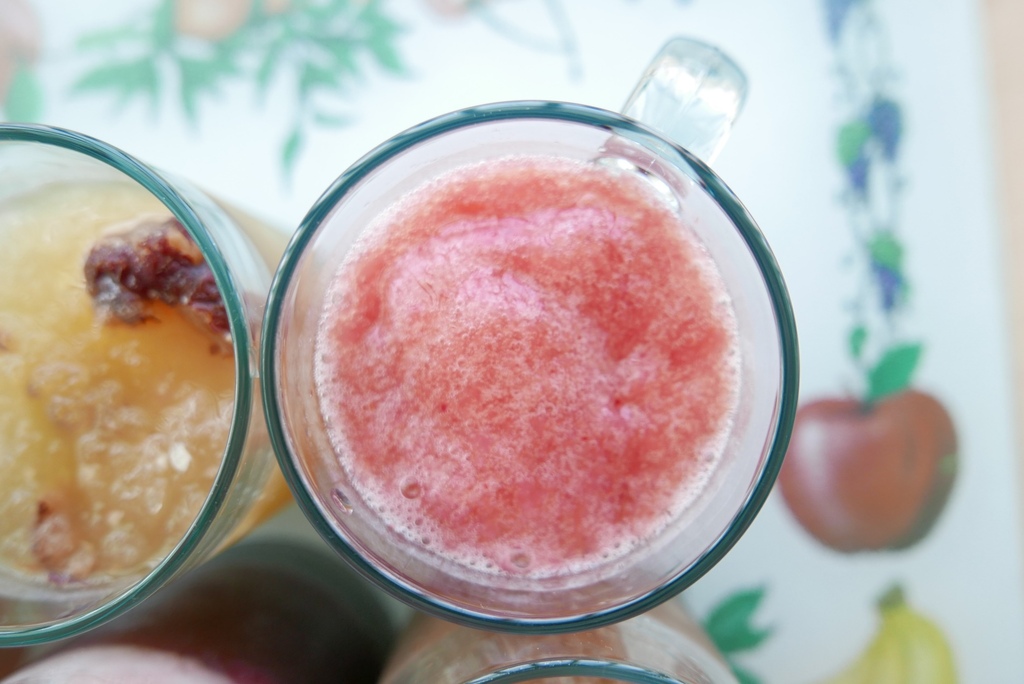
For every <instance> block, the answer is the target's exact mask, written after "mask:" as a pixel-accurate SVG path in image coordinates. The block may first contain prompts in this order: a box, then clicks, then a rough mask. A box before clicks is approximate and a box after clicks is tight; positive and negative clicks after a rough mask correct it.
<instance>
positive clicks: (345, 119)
mask: <svg viewBox="0 0 1024 684" xmlns="http://www.w3.org/2000/svg"><path fill="white" fill-rule="evenodd" d="M313 121H314V122H316V123H317V124H319V125H321V126H327V127H330V128H337V127H340V126H347V125H348V124H350V123H352V117H351V116H345V115H344V114H325V113H323V112H316V113H314V114H313Z"/></svg>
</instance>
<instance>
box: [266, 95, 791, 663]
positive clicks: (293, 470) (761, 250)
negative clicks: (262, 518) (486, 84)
mask: <svg viewBox="0 0 1024 684" xmlns="http://www.w3.org/2000/svg"><path fill="white" fill-rule="evenodd" d="M513 119H518V120H549V121H564V122H567V123H578V124H583V125H589V126H595V127H599V128H604V129H606V130H608V131H610V132H612V131H614V132H619V133H627V134H629V135H630V136H631V137H632V139H634V140H637V139H640V140H642V141H650V142H652V143H655V144H656V145H657V146H658V147H659V148H662V147H665V146H667V147H668V148H670V149H671V150H673V151H674V152H675V153H676V154H677V155H678V159H675V160H673V161H677V162H679V164H680V167H681V168H682V169H683V171H684V172H685V173H686V174H687V175H688V176H689V177H690V178H691V179H692V180H694V181H695V182H697V183H698V184H699V185H700V187H701V188H702V189H703V190H704V191H705V192H706V193H707V194H708V195H709V196H710V197H711V198H712V199H713V200H714V201H715V203H716V204H717V205H718V206H719V207H720V208H721V209H722V211H723V212H724V213H725V214H726V215H727V216H728V218H729V219H730V221H731V222H732V223H733V225H734V226H735V228H736V229H737V230H738V231H739V233H740V236H741V238H742V239H743V241H744V243H745V244H746V246H747V248H748V249H749V250H750V253H751V254H752V256H753V258H754V261H755V262H756V264H757V266H758V269H759V271H760V273H761V277H762V279H763V282H764V286H765V290H766V292H767V293H768V296H769V298H770V300H771V304H772V309H773V313H774V318H775V322H776V329H777V332H778V337H779V347H780V358H779V362H780V378H779V400H778V404H777V407H776V419H775V429H774V431H773V433H772V434H771V435H770V436H769V442H770V446H769V447H768V449H767V457H766V458H765V459H764V464H763V466H762V467H761V469H760V471H759V472H758V473H757V477H756V480H755V481H754V482H753V484H752V487H751V489H750V492H749V493H748V495H747V498H746V499H745V501H744V503H743V505H742V506H741V507H740V508H739V510H738V511H737V512H736V514H735V515H734V516H733V519H732V521H731V522H730V524H729V526H728V527H727V528H726V529H725V530H724V531H723V532H722V534H721V535H719V537H718V538H717V539H716V540H715V541H714V542H713V543H712V544H711V545H710V546H709V547H708V548H707V549H706V550H705V551H704V552H703V553H702V554H701V555H700V556H699V557H698V558H697V559H696V560H695V561H694V562H693V563H691V564H690V565H689V566H687V567H686V568H685V569H684V570H683V571H682V572H680V573H679V574H677V575H676V576H675V577H673V578H672V579H671V580H669V581H668V582H665V583H664V584H662V585H660V586H658V587H656V588H654V589H652V590H651V591H648V592H646V593H645V594H643V595H641V596H638V597H636V598H634V599H632V600H630V601H627V602H624V603H620V604H618V605H615V606H613V607H611V608H606V609H602V610H600V611H595V612H591V613H583V614H578V615H572V616H568V617H558V618H521V617H515V618H510V617H497V616H494V615H490V614H488V613H486V612H483V611H474V610H470V609H468V608H465V607H463V606H460V605H457V604H455V603H453V602H450V601H446V600H441V599H439V598H437V597H433V596H430V595H428V594H427V593H425V592H423V591H420V590H419V589H416V588H414V587H412V586H410V585H409V583H408V582H405V581H404V580H402V579H401V578H399V577H396V576H395V575H393V574H392V573H389V572H385V571H384V570H382V569H380V568H378V567H376V566H375V565H373V564H372V563H370V562H369V561H368V560H367V559H366V558H364V557H363V556H362V555H360V554H359V553H358V552H357V551H356V550H355V549H354V548H353V547H352V545H351V544H350V543H349V542H348V540H347V539H345V538H344V536H342V535H341V534H340V533H339V532H338V531H337V530H336V529H335V527H334V526H333V525H331V524H330V523H329V522H328V521H327V520H326V519H324V517H323V516H322V512H321V510H320V508H319V506H317V504H316V502H315V500H314V498H315V497H314V496H313V495H312V494H311V493H310V492H309V490H308V489H307V487H306V484H305V483H304V481H303V478H302V477H301V476H300V474H299V468H298V467H297V466H296V463H295V462H294V460H293V455H292V453H291V449H290V447H289V445H288V438H287V436H286V435H285V430H284V427H283V423H282V421H281V419H280V418H281V406H280V404H279V402H278V395H277V384H278V382H277V381H278V374H277V364H276V361H275V357H276V354H277V332H278V329H279V325H280V323H281V315H282V306H283V302H284V300H285V298H286V296H287V294H288V291H289V286H290V284H291V281H292V278H293V277H294V275H295V273H296V270H297V268H298V264H299V262H300V260H301V257H302V254H303V252H304V251H305V248H306V247H307V246H308V245H309V243H310V242H311V241H312V240H313V238H314V236H315V235H316V233H317V230H318V229H319V227H320V226H321V224H322V223H323V222H324V221H325V220H326V219H327V218H328V217H329V215H330V213H331V211H332V210H333V208H334V206H335V205H336V204H337V203H338V202H339V201H340V200H341V199H342V198H343V197H344V196H345V195H346V194H347V193H348V191H349V190H350V189H351V188H353V187H354V186H355V185H356V184H357V183H358V182H360V181H361V180H362V178H363V177H364V176H366V175H367V174H369V173H370V172H372V171H373V170H375V169H376V168H378V167H379V166H381V165H383V164H384V163H386V162H388V161H389V160H391V159H393V158H394V157H396V156H398V155H400V154H401V153H402V152H404V151H405V150H406V149H409V148H411V147H414V146H415V145H417V144H419V143H420V142H423V141H425V140H427V139H430V138H433V137H436V136H438V135H440V134H443V133H448V132H451V131H454V130H456V129H460V128H466V127H471V126H475V125H479V124H486V123H494V122H500V121H505V120H513ZM261 339H262V345H261V348H260V384H261V388H262V390H263V391H262V393H261V394H262V400H263V410H264V413H265V417H266V422H267V430H268V432H269V436H270V441H271V444H272V446H273V448H274V453H275V455H276V457H277V461H278V464H279V466H280V469H281V472H282V474H283V475H284V478H285V480H286V482H287V483H288V487H289V488H290V489H291V491H292V494H293V496H294V498H295V501H296V503H297V504H298V506H299V508H300V509H301V510H302V512H303V514H304V515H305V516H306V518H307V519H308V520H309V521H310V523H311V524H312V526H313V527H314V528H315V529H316V530H317V532H318V533H319V534H320V536H321V537H323V539H324V540H325V541H326V542H327V543H328V544H329V545H330V546H331V547H332V548H334V549H335V550H336V551H337V552H339V553H340V554H341V555H342V556H343V557H344V558H345V559H346V560H347V561H348V562H349V563H351V564H352V565H353V567H354V568H355V569H356V570H357V571H359V572H360V573H361V574H362V575H363V576H364V577H366V578H367V579H369V580H370V581H372V582H373V583H374V584H376V585H377V586H378V587H380V588H382V589H383V590H384V591H386V592H387V593H388V594H390V595H391V596H393V597H394V598H396V599H398V600H400V601H402V602H403V603H406V604H408V605H410V606H412V607H413V608H416V609H418V610H421V611H423V612H426V613H428V614H431V615H435V616H437V617H440V618H442V619H445V620H449V621H451V622H455V623H458V624H462V625H466V626H469V627H475V628H481V629H491V630H500V631H506V632H530V633H534V634H556V633H565V632H573V631H580V630H585V629H594V628H597V627H602V626H605V625H609V624H613V623H616V622H619V621H621V620H625V619H628V618H630V617H632V616H634V615H638V614H640V613H643V612H646V611H647V610H648V609H650V608H653V607H654V606H656V605H658V604H659V603H662V602H663V601H665V600H667V599H669V598H671V597H672V596H675V595H676V594H678V593H679V592H681V591H682V590H683V589H685V588H686V587H688V586H690V585H691V584H693V583H694V582H695V581H697V580H698V579H699V578H700V577H702V576H703V575H704V574H705V573H707V571H708V570H710V569H711V568H712V567H713V566H714V565H716V564H717V563H718V561H719V560H721V559H722V558H723V557H724V556H725V554H726V553H727V552H728V551H729V550H730V549H731V548H732V547H733V546H734V545H735V543H736V542H737V541H738V540H739V538H740V537H741V536H742V535H743V533H744V532H745V531H746V529H747V528H748V527H749V526H750V524H751V523H752V522H753V520H754V518H755V517H756V516H757V514H758V512H759V511H760V509H761V507H762V506H763V505H764V502H765V500H766V499H767V497H768V494H769V493H770V492H771V489H772V486H773V485H774V483H775V480H776V479H777V476H778V473H779V470H780V468H781V467H782V460H783V457H784V456H785V453H786V449H787V447H788V444H789V439H790V435H791V432H792V426H793V421H794V418H795V416H796V409H797V399H798V385H799V352H798V342H797V331H796V319H795V317H794V314H793V309H792V303H791V302H790V298H789V294H788V290H787V288H786V284H785V281H784V280H783V277H782V273H781V270H780V269H779V266H778V263H777V261H776V259H775V256H774V254H773V253H772V251H771V248H770V247H769V246H768V243H767V241H766V239H765V237H764V235H763V234H762V232H761V230H760V228H758V226H757V224H756V223H755V222H754V219H753V217H752V216H751V215H750V213H749V212H748V211H747V209H746V207H744V206H743V204H742V203H741V202H740V201H739V199H738V198H737V197H736V195H735V193H733V192H732V190H731V189H730V188H729V187H728V186H727V185H726V184H725V182H724V181H722V180H721V179H720V178H719V177H718V175H717V174H716V173H715V172H714V171H712V170H711V168H710V167H708V166H707V165H706V164H705V163H704V162H703V161H701V160H700V159H699V158H697V157H696V156H695V155H693V154H691V153H690V152H688V151H687V150H686V149H684V148H682V147H680V146H679V145H676V144H675V143H673V142H672V141H670V140H667V139H665V138H664V137H663V136H661V135H660V134H658V133H657V132H655V131H653V130H652V129H650V128H648V127H647V126H645V125H643V124H642V123H640V122H638V121H636V120H634V119H631V118H629V117H626V116H624V115H622V114H618V113H615V112H611V111H608V110H605V109H600V108H597V107H591V106H587V105H580V104H572V103H565V102H554V101H532V100H522V101H511V102H498V103H494V104H486V105H478V106H474V107H469V108H466V109H461V110H457V111H454V112H450V113H448V114H443V115H441V116H438V117H435V118H433V119H430V120H428V121H426V122H424V123H421V124H419V125H417V126H414V127H412V128H409V129H407V130H406V131H404V132H402V133H399V134H398V135H396V136H394V137H392V138H390V139H389V140H387V141H385V142H383V143H381V144H380V145H378V146H377V147H375V148H374V149H373V150H371V151H370V152H369V153H367V154H366V155H364V156H363V157H361V158H360V159H359V160H358V161H356V162H355V163H354V164H353V165H352V166H350V167H349V168H348V169H347V170H346V171H344V172H343V173H342V174H341V175H340V176H339V177H338V178H337V179H336V180H335V181H334V182H333V183H332V184H331V185H330V186H329V187H328V189H327V190H326V191H325V192H324V193H323V194H322V195H321V196H320V197H319V198H318V199H317V200H316V202H314V204H313V206H312V207H311V208H310V210H309V211H308V213H307V214H306V216H305V217H304V218H303V219H302V221H301V223H300V224H299V227H298V229H297V230H296V232H295V233H294V235H293V236H292V238H291V240H290V241H289V243H288V246H287V247H286V249H285V252H284V255H283V256H282V258H281V261H280V263H279V265H278V268H277V271H276V273H275V274H274V278H273V281H272V283H271V286H270V294H269V296H268V299H267V307H266V310H265V314H264V318H263V331H262V335H261ZM510 681H511V680H510Z"/></svg>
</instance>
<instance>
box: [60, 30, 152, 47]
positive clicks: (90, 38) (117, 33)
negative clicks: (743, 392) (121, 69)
mask: <svg viewBox="0 0 1024 684" xmlns="http://www.w3.org/2000/svg"><path fill="white" fill-rule="evenodd" d="M148 35H149V34H148V33H147V32H145V31H143V30H141V29H139V28H138V27H136V26H118V27H116V28H112V29H101V30H99V31H94V32H92V33H87V34H86V35H84V36H82V37H81V38H79V39H78V40H77V41H76V43H75V45H76V46H77V47H78V49H79V50H108V49H110V48H113V47H116V46H118V45H121V44H123V43H126V42H130V41H135V40H139V39H141V38H147V37H148Z"/></svg>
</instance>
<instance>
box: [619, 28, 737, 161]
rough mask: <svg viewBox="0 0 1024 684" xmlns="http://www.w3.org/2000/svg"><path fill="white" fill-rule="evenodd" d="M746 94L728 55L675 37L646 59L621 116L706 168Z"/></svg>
mask: <svg viewBox="0 0 1024 684" xmlns="http://www.w3.org/2000/svg"><path fill="white" fill-rule="evenodd" d="M746 94H747V77H746V76H745V75H744V73H743V71H742V70H741V69H740V68H739V66H737V65H736V63H735V62H734V61H732V59H730V58H729V56H728V55H726V54H725V53H724V52H722V51H721V50H719V49H718V48H716V47H714V46H711V45H708V44H706V43H702V42H700V41H696V40H691V39H689V38H674V39H672V40H670V41H669V42H668V43H666V44H665V46H664V47H663V48H662V49H661V51H660V52H658V54H657V55H656V56H655V58H654V59H653V60H652V61H651V63H650V66H648V67H647V70H646V71H645V72H644V75H643V76H642V77H641V79H640V82H639V83H637V85H636V88H634V89H633V93H632V94H631V95H630V96H629V99H628V100H626V104H625V105H624V106H623V108H622V113H623V114H624V115H625V116H628V117H630V118H633V119H636V120H638V121H640V122H642V123H644V124H646V125H647V126H649V127H651V128H653V129H654V130H655V131H657V132H658V133H660V134H661V135H662V136H664V137H665V138H667V139H668V140H671V141H672V142H674V143H676V144H678V145H680V146H682V147H684V148H686V149H687V150H689V151H690V152H692V153H693V154H695V155H697V156H698V157H700V159H702V160H703V161H705V162H707V163H709V164H710V163H711V162H712V161H714V159H715V157H717V156H718V153H719V152H721V151H722V147H723V146H724V145H725V141H726V139H727V138H728V137H729V132H730V131H731V130H732V124H733V122H734V121H735V120H736V117H738V116H739V113H740V110H741V109H742V108H743V102H744V100H745V99H746Z"/></svg>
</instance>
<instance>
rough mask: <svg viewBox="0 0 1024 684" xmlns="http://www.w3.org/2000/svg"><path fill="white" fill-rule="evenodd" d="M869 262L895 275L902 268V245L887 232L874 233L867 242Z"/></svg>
mask: <svg viewBox="0 0 1024 684" xmlns="http://www.w3.org/2000/svg"><path fill="white" fill-rule="evenodd" d="M868 252H869V253H870V254H871V260H872V261H874V262H875V263H876V264H879V265H881V266H885V267H886V268H889V269H891V270H893V271H896V272H897V273H898V272H900V270H901V269H902V267H903V245H901V244H900V243H899V241H898V240H897V239H896V237H895V236H894V235H893V234H892V233H889V232H879V233H876V234H875V235H874V236H873V237H872V238H871V240H870V241H869V242H868Z"/></svg>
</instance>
